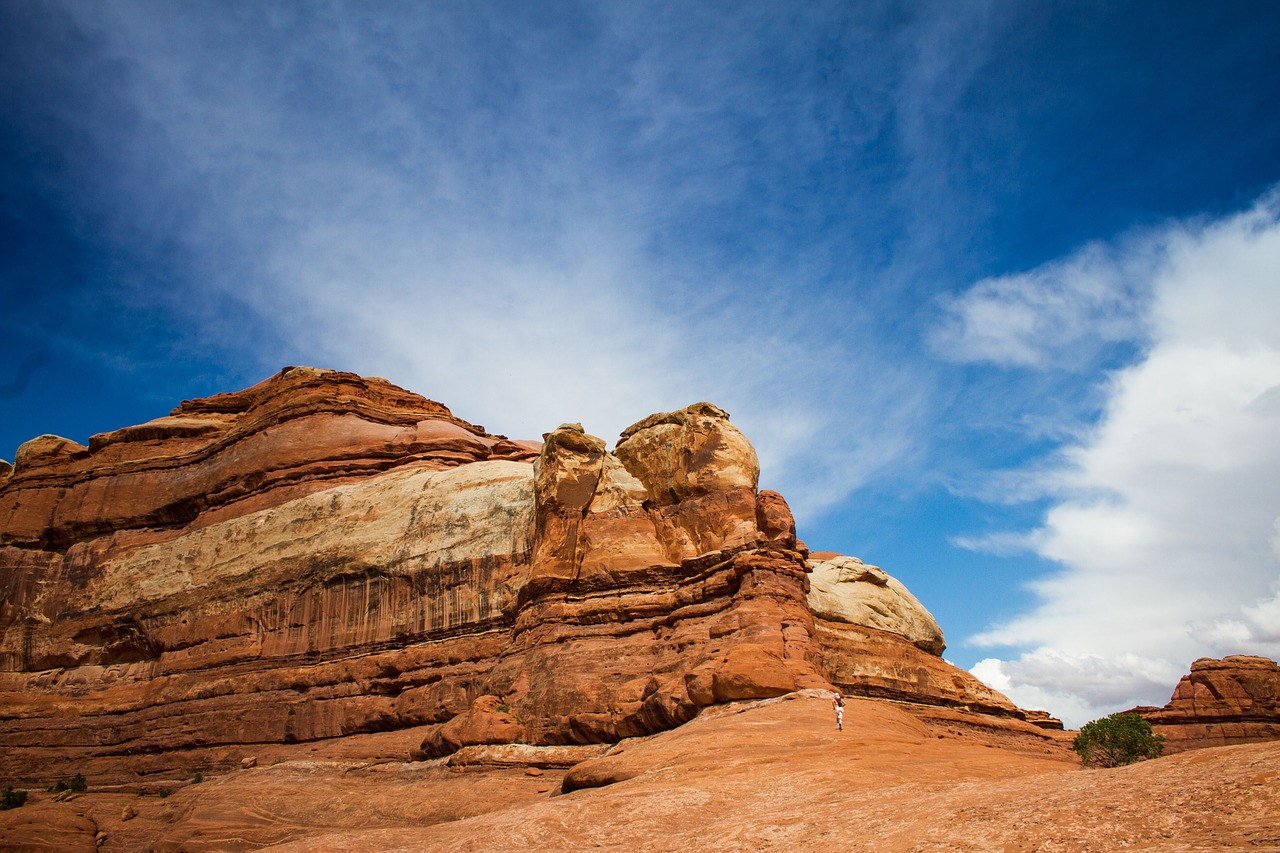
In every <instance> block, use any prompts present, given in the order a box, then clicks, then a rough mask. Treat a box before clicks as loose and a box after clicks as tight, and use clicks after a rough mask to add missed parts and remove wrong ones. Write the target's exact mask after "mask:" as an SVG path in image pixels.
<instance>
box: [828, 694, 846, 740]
mask: <svg viewBox="0 0 1280 853" xmlns="http://www.w3.org/2000/svg"><path fill="white" fill-rule="evenodd" d="M831 707H832V708H833V709H834V710H835V712H836V731H838V732H842V731H844V696H842V695H840V691H839V690H837V691H836V697H835V698H834V699H832V700H831Z"/></svg>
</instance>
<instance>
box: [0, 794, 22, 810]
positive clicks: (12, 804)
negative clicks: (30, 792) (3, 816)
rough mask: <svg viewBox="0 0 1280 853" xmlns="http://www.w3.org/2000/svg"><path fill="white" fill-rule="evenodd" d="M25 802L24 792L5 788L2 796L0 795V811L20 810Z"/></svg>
mask: <svg viewBox="0 0 1280 853" xmlns="http://www.w3.org/2000/svg"><path fill="white" fill-rule="evenodd" d="M26 802H27V792H26V791H15V790H13V789H12V788H5V789H4V793H3V795H0V811H8V810H9V809H16V808H20V807H21V806H23V805H24V804H25V803H26Z"/></svg>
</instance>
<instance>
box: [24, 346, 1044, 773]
mask: <svg viewBox="0 0 1280 853" xmlns="http://www.w3.org/2000/svg"><path fill="white" fill-rule="evenodd" d="M758 476H759V464H758V462H757V459H756V454H755V451H754V449H753V448H752V447H751V444H750V443H749V442H748V441H747V439H746V438H745V437H744V436H743V435H742V433H741V432H739V431H738V430H737V429H736V428H735V427H734V426H733V425H732V424H731V423H730V422H729V417H728V415H727V414H725V412H723V411H722V410H720V409H718V408H717V407H715V406H713V405H711V404H709V403H699V404H695V405H693V406H689V407H687V408H685V409H681V410H679V411H675V412H666V413H660V414H656V415H651V416H649V417H647V418H645V419H643V420H641V421H640V422H638V423H636V424H635V425H634V426H632V427H630V428H629V429H627V430H626V431H624V432H623V434H622V436H621V438H620V439H619V441H618V444H617V446H616V447H615V448H614V449H613V450H612V451H610V450H609V449H608V448H607V446H606V444H605V442H604V441H602V440H601V439H599V438H596V437H594V436H591V435H588V434H586V433H585V432H584V431H583V430H582V428H581V426H579V425H577V424H565V425H563V426H561V427H559V428H558V429H555V430H553V431H552V432H550V433H549V434H547V435H546V436H545V440H544V441H543V442H541V443H536V442H518V441H511V440H508V439H506V438H504V437H502V436H495V435H489V434H488V433H486V432H485V431H484V429H483V428H481V427H478V426H475V425H473V424H469V423H467V422H466V421H463V420H461V419H459V418H457V417H455V416H454V415H453V414H452V413H451V412H450V411H449V410H448V409H447V408H445V407H444V406H442V405H440V404H439V403H435V402H432V401H430V400H427V399H425V398H422V397H419V396H418V395H416V394H412V393H410V392H408V391H405V390H403V389H400V388H397V387H395V386H394V385H391V384H390V383H388V382H386V381H385V380H381V379H366V378H362V377H359V376H355V375H353V374H349V373H339V372H335V371H324V370H316V369H312V368H288V369H286V370H284V371H282V372H281V373H280V374H278V375H276V376H274V377H272V378H270V379H268V380H266V381H264V382H262V383H260V384H258V385H256V386H254V387H253V388H250V389H248V390H246V391H241V392H237V393H233V394H221V395H217V396H215V397H210V398H208V399H204V400H194V401H188V402H185V403H183V404H182V405H181V406H179V407H178V408H177V409H175V410H174V411H173V413H172V414H171V415H170V416H168V417H165V418H160V419H158V420H156V421H152V422H150V423H148V424H143V425H141V426H137V427H129V428H126V429H121V430H116V431H115V432H111V433H106V434H103V435H97V436H94V437H93V438H92V439H90V440H89V443H88V446H82V445H79V444H77V443H75V442H71V441H68V440H66V439H62V438H57V437H53V436H43V437H40V438H37V439H34V440H33V441H30V442H27V443H26V444H24V445H23V446H22V448H21V449H20V450H19V453H18V454H17V458H16V460H15V465H14V466H13V471H12V473H11V475H10V476H9V478H8V480H7V481H5V482H4V483H3V484H2V485H0V591H2V592H3V595H4V599H3V602H2V603H0V632H2V639H0V780H4V781H7V782H15V783H21V782H24V781H25V782H27V783H30V784H38V783H39V782H41V781H44V780H47V779H48V778H49V776H50V775H51V774H52V775H61V776H69V775H71V773H73V772H76V771H79V772H82V773H84V774H85V775H86V776H88V777H92V778H96V779H98V780H100V781H105V780H114V781H119V782H139V781H145V780H150V779H156V778H172V776H173V774H174V773H175V772H189V771H190V770H191V769H192V768H201V769H203V770H204V771H205V772H212V771H218V770H222V769H229V768H234V767H238V766H239V765H240V762H241V760H242V759H243V758H244V757H246V755H252V754H253V753H254V752H256V751H260V749H261V748H263V747H265V746H267V745H278V744H290V743H308V742H320V741H327V740H330V739H334V738H342V737H346V736H352V735H359V734H364V733H374V732H395V731H400V730H407V729H410V728H414V727H422V729H421V731H418V732H417V740H416V742H415V743H413V744H410V745H408V746H406V747H405V751H406V752H405V754H408V752H409V751H413V752H414V754H416V755H417V756H419V757H420V758H433V757H437V756H444V755H448V754H450V753H454V752H456V751H457V750H459V749H467V748H470V747H476V746H484V745H500V744H512V743H516V742H523V743H525V744H533V745H571V744H600V743H613V742H616V741H618V740H619V739H621V738H630V737H636V736H642V735H649V734H652V733H655V732H659V731H663V730H666V729H670V728H672V727H675V726H678V725H680V724H682V723H685V722H687V721H689V720H691V719H693V718H694V717H696V716H697V715H698V713H699V712H700V711H701V710H702V709H704V708H708V707H710V706H714V705H718V704H722V703H726V702H732V701H737V700H743V699H758V698H767V697H774V696H779V695H782V694H785V693H788V692H790V691H793V690H796V689H806V688H814V689H818V688H830V687H831V686H832V685H834V686H837V687H839V688H841V689H843V690H845V691H846V692H847V693H849V694H850V695H864V696H871V697H878V698H887V699H895V700H901V701H909V702H913V703H921V704H925V705H931V706H934V707H935V708H936V709H937V710H936V712H935V713H936V714H938V715H941V716H945V714H944V713H943V712H944V711H945V710H946V709H947V708H953V709H960V710H964V709H969V710H972V711H976V712H981V713H982V714H986V715H988V717H987V718H986V719H988V723H989V725H990V726H993V727H995V728H997V729H998V728H999V727H1000V726H1002V725H1004V723H1005V722H1006V721H1007V722H1009V723H1010V724H1012V723H1020V722H1021V721H1022V720H1024V719H1025V717H1026V715H1025V713H1024V712H1022V711H1021V710H1019V709H1017V708H1015V707H1014V706H1013V705H1012V704H1011V703H1010V702H1009V701H1008V700H1007V699H1005V698H1004V697H1003V696H1000V695H999V694H998V693H995V692H994V691H991V690H990V689H989V688H986V687H985V686H984V685H982V684H981V683H979V682H977V681H976V680H975V679H973V678H972V677H971V676H969V675H968V674H967V673H964V672H962V671H960V670H958V669H956V668H955V667H952V666H950V665H949V664H947V663H945V662H944V661H943V660H942V659H941V658H940V657H939V654H940V653H941V651H942V649H943V647H944V641H943V637H942V633H941V631H940V630H939V629H938V626H937V624H936V623H935V622H934V620H933V618H932V616H930V615H929V613H928V611H927V610H925V609H924V608H923V606H921V605H920V603H919V602H918V601H916V599H915V598H913V597H912V596H911V594H910V593H909V592H908V591H907V590H906V589H905V588H904V587H903V586H902V585H901V584H899V583H898V582H897V581H895V580H893V579H892V578H890V577H889V576H888V575H887V574H885V573H884V572H883V571H881V570H880V569H878V568H876V567H874V566H867V565H865V564H863V563H861V562H860V561H857V560H855V559H852V558H847V557H841V556H840V555H830V554H828V555H813V557H814V558H813V559H812V560H809V559H807V557H808V556H809V555H808V554H807V551H806V549H805V547H804V546H803V544H802V543H800V542H799V541H798V540H797V539H796V531H795V522H794V520H793V519H792V516H791V512H790V510H789V509H788V507H787V504H786V501H785V500H784V499H783V498H782V496H781V495H778V494H776V493H772V492H767V491H766V492H759V491H758ZM811 608H812V609H811ZM815 613H816V618H815Z"/></svg>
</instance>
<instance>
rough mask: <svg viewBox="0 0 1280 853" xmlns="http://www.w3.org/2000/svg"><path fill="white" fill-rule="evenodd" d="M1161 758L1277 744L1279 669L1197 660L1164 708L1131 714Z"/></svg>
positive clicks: (1244, 661) (1242, 660) (1248, 661)
mask: <svg viewBox="0 0 1280 853" xmlns="http://www.w3.org/2000/svg"><path fill="white" fill-rule="evenodd" d="M1134 710H1135V711H1137V712H1138V713H1140V714H1142V716H1144V717H1145V718H1146V719H1147V720H1148V721H1149V722H1150V723H1151V726H1152V728H1153V729H1154V730H1155V731H1156V733H1157V734H1161V735H1164V738H1165V752H1166V753H1177V752H1184V751H1186V750H1188V749H1198V748H1200V747H1206V746H1229V745H1232V744H1238V743H1256V742H1259V741H1267V740H1280V664H1277V663H1276V662H1275V661H1273V660H1271V659H1270V658H1265V657H1257V656H1254V655H1229V656H1227V657H1225V658H1223V659H1221V660H1216V659H1214V658H1200V659H1199V660H1197V661H1196V662H1195V663H1193V664H1191V671H1190V672H1189V673H1188V674H1186V675H1184V676H1183V677H1182V680H1181V681H1179V682H1178V686H1177V687H1176V688H1174V691H1173V696H1172V698H1170V700H1169V704H1167V705H1165V706H1164V707H1163V708H1149V707H1144V708H1136V709H1134Z"/></svg>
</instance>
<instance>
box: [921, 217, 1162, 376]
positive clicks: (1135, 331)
mask: <svg viewBox="0 0 1280 853" xmlns="http://www.w3.org/2000/svg"><path fill="white" fill-rule="evenodd" d="M1152 254H1153V253H1152V251H1151V249H1150V248H1148V244H1147V242H1146V241H1135V242H1134V243H1133V245H1131V246H1129V247H1128V248H1127V251H1126V252H1125V253H1124V254H1122V255H1121V256H1120V257H1116V256H1115V255H1114V254H1113V253H1112V252H1111V251H1109V250H1108V249H1107V248H1106V247H1104V246H1101V245H1091V246H1087V247H1085V248H1084V249H1082V250H1080V251H1079V252H1077V253H1076V254H1074V255H1072V256H1071V257H1069V258H1066V259H1065V260H1061V261H1056V262H1053V263H1049V264H1046V265H1045V266H1043V267H1040V268H1038V269H1035V270H1032V271H1031V272H1027V273H1021V274H1017V275H1008V276H999V277H996V278H990V279H986V280H984V281H980V282H978V283H977V284H976V285H974V286H973V287H972V288H970V289H969V290H967V291H965V292H964V293H962V294H960V295H959V296H951V297H943V298H942V310H943V315H944V317H943V319H942V321H941V322H940V323H939V325H938V326H937V327H936V328H935V329H934V330H933V333H932V335H931V336H930V343H931V345H932V346H933V348H934V349H935V351H937V352H938V353H939V354H940V355H942V356H943V357H945V358H948V359H951V360H954V361H962V362H989V363H992V364H996V365H1001V366H1010V367H1030V368H1047V367H1056V368H1067V369H1074V368H1081V367H1085V366H1087V365H1088V364H1089V363H1090V361H1091V360H1092V357H1093V356H1095V355H1096V354H1097V352H1098V350H1099V349H1100V348H1101V347H1104V346H1106V345H1107V344H1111V343H1115V342H1118V341H1132V340H1135V339H1139V338H1141V337H1142V335H1143V331H1144V330H1143V328H1142V316H1143V308H1144V304H1145V302H1146V293H1145V284H1146V282H1145V281H1143V279H1142V277H1141V276H1142V270H1143V269H1144V268H1145V269H1150V267H1151V265H1152V263H1153V262H1155V259H1154V258H1153V257H1152Z"/></svg>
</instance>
